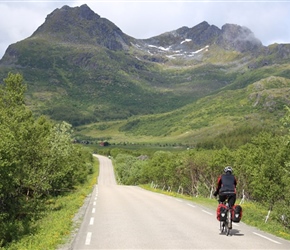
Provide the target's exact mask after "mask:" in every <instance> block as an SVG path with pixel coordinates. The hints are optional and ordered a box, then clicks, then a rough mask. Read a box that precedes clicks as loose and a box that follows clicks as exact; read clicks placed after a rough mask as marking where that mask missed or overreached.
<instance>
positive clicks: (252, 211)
mask: <svg viewBox="0 0 290 250" xmlns="http://www.w3.org/2000/svg"><path fill="white" fill-rule="evenodd" d="M140 187H142V188H144V189H147V190H150V191H153V192H158V193H162V194H166V195H170V196H173V197H177V198H181V199H186V200H189V201H192V202H194V203H197V204H199V205H202V206H205V207H208V208H211V209H213V210H216V207H217V201H216V200H215V199H209V198H204V197H191V196H186V195H182V194H179V193H175V192H167V191H163V190H160V189H155V188H152V187H150V185H140ZM239 202H240V201H239V200H237V202H236V204H239ZM242 208H243V217H242V222H244V223H245V224H247V225H249V226H253V227H256V228H258V229H260V230H262V231H264V232H267V233H270V234H273V235H275V236H277V237H280V238H283V239H286V240H290V230H289V229H288V230H287V229H286V228H285V227H283V225H282V224H281V223H278V222H277V220H275V218H274V217H275V215H274V214H271V215H270V217H269V219H268V221H267V223H265V218H266V216H267V214H268V210H267V209H265V207H263V206H262V205H260V204H257V203H255V202H250V201H245V202H244V203H243V204H242Z"/></svg>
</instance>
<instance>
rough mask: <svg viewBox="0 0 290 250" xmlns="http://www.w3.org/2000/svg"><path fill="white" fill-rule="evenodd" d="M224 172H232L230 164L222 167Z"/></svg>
mask: <svg viewBox="0 0 290 250" xmlns="http://www.w3.org/2000/svg"><path fill="white" fill-rule="evenodd" d="M224 172H225V173H228V172H229V173H232V172H233V169H232V167H231V166H227V167H225V169H224Z"/></svg>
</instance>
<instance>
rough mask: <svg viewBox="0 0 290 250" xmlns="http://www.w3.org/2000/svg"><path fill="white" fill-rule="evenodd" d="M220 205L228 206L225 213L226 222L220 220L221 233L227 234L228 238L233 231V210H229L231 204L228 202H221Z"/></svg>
mask: <svg viewBox="0 0 290 250" xmlns="http://www.w3.org/2000/svg"><path fill="white" fill-rule="evenodd" d="M220 204H224V205H225V206H226V211H225V215H224V217H225V220H220V231H221V233H225V234H226V236H228V235H232V234H231V230H232V212H231V209H230V208H229V204H228V203H227V202H220Z"/></svg>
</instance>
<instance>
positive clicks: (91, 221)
mask: <svg viewBox="0 0 290 250" xmlns="http://www.w3.org/2000/svg"><path fill="white" fill-rule="evenodd" d="M90 225H94V217H92V218H91V219H90Z"/></svg>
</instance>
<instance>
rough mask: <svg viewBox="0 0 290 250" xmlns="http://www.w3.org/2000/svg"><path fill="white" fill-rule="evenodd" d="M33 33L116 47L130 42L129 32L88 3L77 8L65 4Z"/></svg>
mask: <svg viewBox="0 0 290 250" xmlns="http://www.w3.org/2000/svg"><path fill="white" fill-rule="evenodd" d="M33 36H38V37H45V38H46V39H53V40H54V41H60V42H65V43H75V44H90V45H101V46H104V47H106V48H108V49H112V50H119V49H125V48H126V47H127V46H128V45H129V43H130V42H129V40H130V37H129V36H127V35H125V34H124V33H123V32H122V31H121V30H120V29H119V28H118V27H117V26H116V25H115V24H113V23H112V22H110V21H109V20H107V19H105V18H101V17H100V16H99V15H98V14H96V13H95V12H93V11H92V10H91V9H90V8H89V7H88V6H87V5H86V4H84V5H82V6H80V7H74V8H71V7H69V6H67V5H65V6H63V7H62V8H61V9H56V10H54V11H53V12H52V13H51V14H49V15H48V16H47V17H46V20H45V22H44V23H43V24H42V25H41V26H40V27H39V28H38V29H37V30H36V31H35V32H34V33H33V35H32V37H33Z"/></svg>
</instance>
